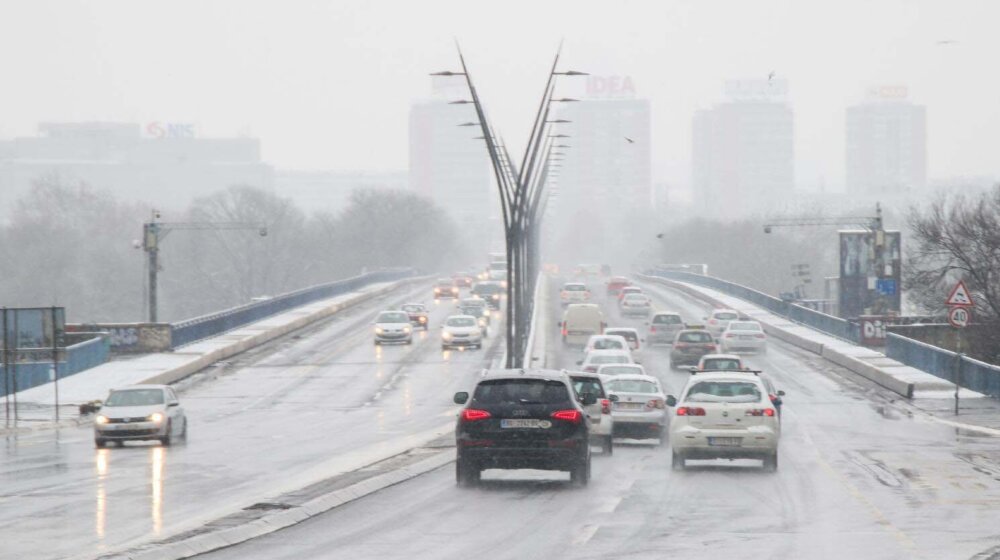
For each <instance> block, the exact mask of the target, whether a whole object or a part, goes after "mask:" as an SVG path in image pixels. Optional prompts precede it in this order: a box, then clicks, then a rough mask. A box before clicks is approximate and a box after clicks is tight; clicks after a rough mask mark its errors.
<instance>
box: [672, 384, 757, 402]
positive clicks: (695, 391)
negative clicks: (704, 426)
mask: <svg viewBox="0 0 1000 560" xmlns="http://www.w3.org/2000/svg"><path fill="white" fill-rule="evenodd" d="M686 400H687V401H688V402H759V401H760V400H761V391H760V389H759V388H758V386H757V384H756V383H751V382H749V381H699V382H698V383H695V384H694V385H692V386H691V389H689V390H688V392H687V399H686Z"/></svg>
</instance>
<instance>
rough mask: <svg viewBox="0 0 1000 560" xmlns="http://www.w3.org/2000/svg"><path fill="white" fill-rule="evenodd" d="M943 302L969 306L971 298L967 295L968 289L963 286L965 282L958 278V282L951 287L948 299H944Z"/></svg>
mask: <svg viewBox="0 0 1000 560" xmlns="http://www.w3.org/2000/svg"><path fill="white" fill-rule="evenodd" d="M944 303H945V305H964V306H968V307H971V306H972V298H971V297H970V296H969V290H968V289H967V288H966V287H965V282H962V281H961V280H959V281H958V284H955V287H954V288H952V290H951V295H950V296H948V299H947V300H945V302H944Z"/></svg>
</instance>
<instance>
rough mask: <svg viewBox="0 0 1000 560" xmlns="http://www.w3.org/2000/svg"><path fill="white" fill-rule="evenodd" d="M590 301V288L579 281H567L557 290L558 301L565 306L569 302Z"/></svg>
mask: <svg viewBox="0 0 1000 560" xmlns="http://www.w3.org/2000/svg"><path fill="white" fill-rule="evenodd" d="M588 302H590V290H589V289H588V288H587V285H586V284H583V283H581V282H567V283H565V284H563V287H562V289H561V290H559V303H561V304H562V305H563V306H567V305H569V304H571V303H588Z"/></svg>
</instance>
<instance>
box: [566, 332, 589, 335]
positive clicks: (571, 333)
mask: <svg viewBox="0 0 1000 560" xmlns="http://www.w3.org/2000/svg"><path fill="white" fill-rule="evenodd" d="M566 334H568V335H570V336H580V335H582V334H589V333H588V332H587V331H567V332H566Z"/></svg>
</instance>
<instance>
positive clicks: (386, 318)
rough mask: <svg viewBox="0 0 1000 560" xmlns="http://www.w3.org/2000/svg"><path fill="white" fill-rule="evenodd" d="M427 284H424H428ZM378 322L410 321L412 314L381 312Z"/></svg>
mask: <svg viewBox="0 0 1000 560" xmlns="http://www.w3.org/2000/svg"><path fill="white" fill-rule="evenodd" d="M426 285H427V284H424V286H426ZM375 322H376V323H409V322H410V316H409V315H407V314H406V313H400V312H398V311H386V312H384V313H379V315H378V319H376V320H375Z"/></svg>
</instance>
